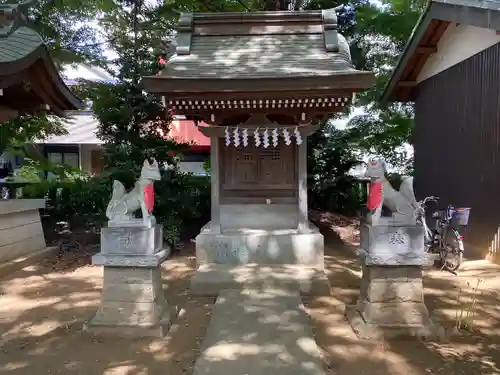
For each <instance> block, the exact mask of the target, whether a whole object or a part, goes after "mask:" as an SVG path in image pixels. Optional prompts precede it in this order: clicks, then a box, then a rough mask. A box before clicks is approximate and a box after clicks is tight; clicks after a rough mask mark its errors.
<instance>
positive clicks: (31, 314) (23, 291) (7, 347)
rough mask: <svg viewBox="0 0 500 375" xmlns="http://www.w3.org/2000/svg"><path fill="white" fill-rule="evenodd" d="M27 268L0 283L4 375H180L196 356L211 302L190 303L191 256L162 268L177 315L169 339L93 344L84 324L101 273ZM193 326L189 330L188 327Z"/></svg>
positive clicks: (0, 369) (85, 268) (98, 341)
mask: <svg viewBox="0 0 500 375" xmlns="http://www.w3.org/2000/svg"><path fill="white" fill-rule="evenodd" d="M73 265H74V263H72V262H70V266H69V267H68V268H67V269H66V270H65V271H63V270H62V268H64V267H62V266H60V267H59V268H57V270H54V268H53V264H52V262H46V263H44V264H40V265H38V266H30V267H27V268H25V269H23V270H21V271H19V272H16V273H14V274H11V275H10V276H9V277H7V278H4V279H2V280H1V284H0V333H1V340H0V373H2V374H12V375H28V374H48V373H51V374H71V373H75V374H79V375H80V374H81V375H84V374H89V375H100V374H106V375H108V374H113V375H115V374H116V375H125V374H126V375H138V374H165V373H168V374H183V373H189V372H190V368H191V367H192V365H193V363H194V360H195V359H196V357H197V352H196V348H197V347H198V346H199V341H200V340H201V338H202V337H203V335H204V333H205V328H206V326H207V324H208V320H209V318H210V312H211V309H212V306H213V303H214V299H213V298H198V299H196V300H194V299H191V298H190V297H189V296H188V293H187V292H188V287H189V279H190V278H191V275H192V272H193V266H194V260H193V258H192V256H190V250H189V249H187V250H186V252H185V253H184V255H182V256H180V255H177V256H175V257H173V258H172V259H170V260H168V261H166V262H165V263H164V265H163V281H164V289H165V293H166V296H167V299H168V301H169V303H170V304H171V305H176V306H178V308H179V310H180V313H179V316H178V318H177V319H175V320H174V324H173V326H172V328H171V330H170V332H169V334H168V335H167V337H165V338H164V339H140V340H131V339H115V338H105V339H102V338H93V337H91V336H89V335H87V334H85V333H83V332H82V325H83V323H84V322H85V321H87V320H88V319H89V318H91V317H92V316H93V314H94V313H95V311H96V309H97V306H98V303H99V298H100V289H101V285H102V284H101V283H102V280H101V279H102V269H101V268H100V267H93V266H88V265H87V266H81V267H79V268H75V267H73ZM188 322H189V324H188Z"/></svg>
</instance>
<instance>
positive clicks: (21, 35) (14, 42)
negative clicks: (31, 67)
mask: <svg viewBox="0 0 500 375" xmlns="http://www.w3.org/2000/svg"><path fill="white" fill-rule="evenodd" d="M41 45H43V40H42V38H41V36H40V35H39V34H38V33H36V32H35V31H33V30H30V29H28V28H27V27H20V28H18V29H17V30H15V31H14V32H12V33H11V34H9V35H8V36H4V37H2V36H0V63H10V62H15V61H17V60H20V59H22V58H24V57H26V56H28V55H29V54H30V53H32V52H33V51H35V50H36V49H37V48H38V47H40V46H41Z"/></svg>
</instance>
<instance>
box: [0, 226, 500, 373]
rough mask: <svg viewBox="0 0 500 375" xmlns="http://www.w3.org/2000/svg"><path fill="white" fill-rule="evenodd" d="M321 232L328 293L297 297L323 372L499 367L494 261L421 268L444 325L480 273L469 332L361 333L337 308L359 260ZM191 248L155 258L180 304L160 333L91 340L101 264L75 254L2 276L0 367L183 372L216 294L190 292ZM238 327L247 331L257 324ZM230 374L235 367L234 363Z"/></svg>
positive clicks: (355, 287) (349, 291) (338, 238)
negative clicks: (89, 323) (399, 336)
mask: <svg viewBox="0 0 500 375" xmlns="http://www.w3.org/2000/svg"><path fill="white" fill-rule="evenodd" d="M322 230H324V228H322ZM325 234H326V235H327V236H326V238H327V241H326V243H327V246H326V249H325V266H326V272H327V275H328V278H329V280H330V283H331V296H329V297H311V298H303V300H304V303H305V305H306V310H307V311H308V312H309V314H310V317H311V322H312V328H313V331H314V333H315V338H316V341H317V343H318V345H319V346H320V348H321V349H322V351H323V359H324V361H325V362H326V365H327V367H328V368H329V370H331V371H330V374H329V375H333V374H350V375H361V374H370V375H379V374H380V375H382V374H383V375H386V374H398V375H399V374H401V375H406V374H412V375H413V374H415V375H420V374H433V373H435V374H443V375H452V374H474V375H476V374H500V358H499V356H498V354H497V353H499V352H500V351H499V349H500V347H499V346H500V324H499V321H500V320H499V318H500V310H499V306H500V303H499V302H500V301H499V300H498V295H497V291H498V289H499V287H500V267H498V266H495V265H491V264H489V263H487V262H484V261H472V262H466V263H465V264H464V266H463V267H462V268H461V270H460V272H459V274H458V275H457V276H455V275H452V274H450V273H447V272H441V271H439V270H435V269H432V270H428V271H426V272H425V278H424V285H425V294H426V303H427V305H428V307H429V310H431V312H432V314H433V315H434V316H436V317H437V318H438V319H439V320H440V322H442V323H443V324H445V325H448V326H449V325H453V322H454V320H455V314H456V311H457V308H459V307H458V306H457V293H458V291H459V290H460V288H466V287H467V281H469V282H470V283H472V284H474V285H475V282H476V280H477V278H481V279H483V280H484V281H483V283H482V284H481V287H480V288H481V290H482V291H483V293H482V294H481V295H479V296H478V300H479V303H478V307H477V312H478V316H477V317H476V319H475V326H474V327H475V328H476V330H475V331H474V332H472V333H465V334H463V335H455V336H452V337H451V338H450V341H449V342H443V343H432V342H418V341H417V340H407V341H402V340H400V341H385V342H382V341H364V340H359V339H358V338H357V337H356V336H355V335H354V333H353V331H352V330H351V328H350V326H349V325H348V323H347V321H346V320H345V318H344V316H343V313H344V307H345V305H346V304H352V303H355V301H356V300H357V298H358V294H359V286H360V277H361V267H360V266H359V265H358V264H357V263H356V259H355V256H354V251H353V245H352V243H349V242H348V243H347V244H346V243H345V242H344V241H343V239H342V235H339V232H335V233H330V234H328V233H325ZM193 255H194V253H193V248H192V246H188V247H187V248H186V249H183V250H182V252H181V253H180V254H177V255H175V256H174V257H173V258H172V259H169V260H167V261H166V262H165V263H164V265H163V282H164V289H165V293H166V296H167V299H168V301H169V302H170V303H171V304H172V305H176V306H178V307H179V309H180V314H179V317H178V318H177V319H176V320H175V321H174V325H173V327H172V328H171V330H170V331H169V333H168V335H167V336H166V337H165V338H164V339H144V340H130V339H111V338H107V339H96V338H92V337H90V336H88V335H86V334H84V333H82V330H81V327H82V324H83V323H84V322H85V321H86V320H88V319H89V318H91V317H92V315H93V314H94V312H95V310H96V309H97V306H98V303H99V298H100V288H101V283H102V280H101V278H102V269H101V268H100V267H92V266H89V265H85V262H83V261H82V263H81V264H79V263H76V265H75V263H71V262H70V263H71V264H73V266H70V267H67V268H64V260H61V262H62V266H61V267H56V269H54V267H53V263H51V262H48V263H47V262H45V263H42V264H40V265H38V266H30V267H27V268H25V269H23V270H20V271H18V272H16V273H15V274H12V275H10V276H9V277H7V278H4V279H2V280H1V282H0V333H1V339H0V372H1V373H5V374H9V375H32V374H48V373H51V374H58V373H59V374H71V373H75V374H78V375H80V374H82V375H85V374H89V375H100V374H103V375H110V374H113V375H139V374H141V375H142V374H148V375H160V374H173V375H181V374H188V375H189V374H192V368H193V365H194V362H195V360H196V358H197V357H198V354H199V352H200V343H201V341H202V339H203V337H204V335H205V332H206V329H207V326H208V324H209V321H210V315H211V312H212V309H213V305H214V302H215V298H193V297H191V296H190V295H189V290H188V288H189V281H190V279H191V277H192V275H193V272H194V266H195V259H194V256H193ZM469 290H470V288H469ZM469 290H467V291H466V292H463V297H464V296H468V295H470V291H469ZM266 308H267V307H266ZM283 321H286V319H283ZM275 323H276V322H275ZM276 324H278V323H276ZM285 328H286V327H283V329H285ZM246 329H247V331H248V332H249V333H254V336H253V337H254V338H255V334H257V331H256V330H255V329H254V330H255V332H250V331H252V327H247V328H246ZM248 337H249V340H251V337H250V336H248ZM266 350H272V348H271V349H266ZM239 355H245V354H244V353H240V354H239ZM246 355H249V354H248V353H247V354H246ZM232 361H233V362H234V359H233V360H232ZM233 373H234V375H241V374H239V373H237V371H236V369H235V371H234V372H233ZM249 375H253V374H249Z"/></svg>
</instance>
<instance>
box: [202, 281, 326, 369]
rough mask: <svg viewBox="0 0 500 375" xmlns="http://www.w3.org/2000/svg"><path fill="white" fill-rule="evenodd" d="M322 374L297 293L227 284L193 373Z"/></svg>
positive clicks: (218, 299) (320, 363)
mask: <svg viewBox="0 0 500 375" xmlns="http://www.w3.org/2000/svg"><path fill="white" fill-rule="evenodd" d="M225 374H231V375H282V374H283V375H324V374H325V372H324V370H323V362H322V359H321V352H320V350H319V348H318V346H317V344H316V342H315V341H314V338H313V332H312V328H311V326H310V323H309V317H308V316H307V314H306V311H305V308H304V305H303V304H302V301H301V299H300V296H299V294H298V293H293V292H287V291H284V290H268V291H267V292H262V291H260V290H258V291H255V290H241V291H236V290H231V291H229V290H225V291H222V292H221V293H220V295H219V297H218V298H217V302H216V304H215V307H214V310H213V313H212V318H211V320H210V325H209V327H208V330H207V333H206V335H205V338H204V339H203V342H202V346H201V354H200V356H199V357H198V359H197V361H196V364H195V367H194V371H193V375H225Z"/></svg>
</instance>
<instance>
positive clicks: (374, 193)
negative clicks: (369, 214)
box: [366, 181, 382, 211]
mask: <svg viewBox="0 0 500 375" xmlns="http://www.w3.org/2000/svg"><path fill="white" fill-rule="evenodd" d="M381 203H382V181H379V182H371V183H370V189H369V190H368V200H367V201H366V207H367V208H368V209H369V210H370V211H374V210H376V209H377V207H378V206H380V204H381Z"/></svg>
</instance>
